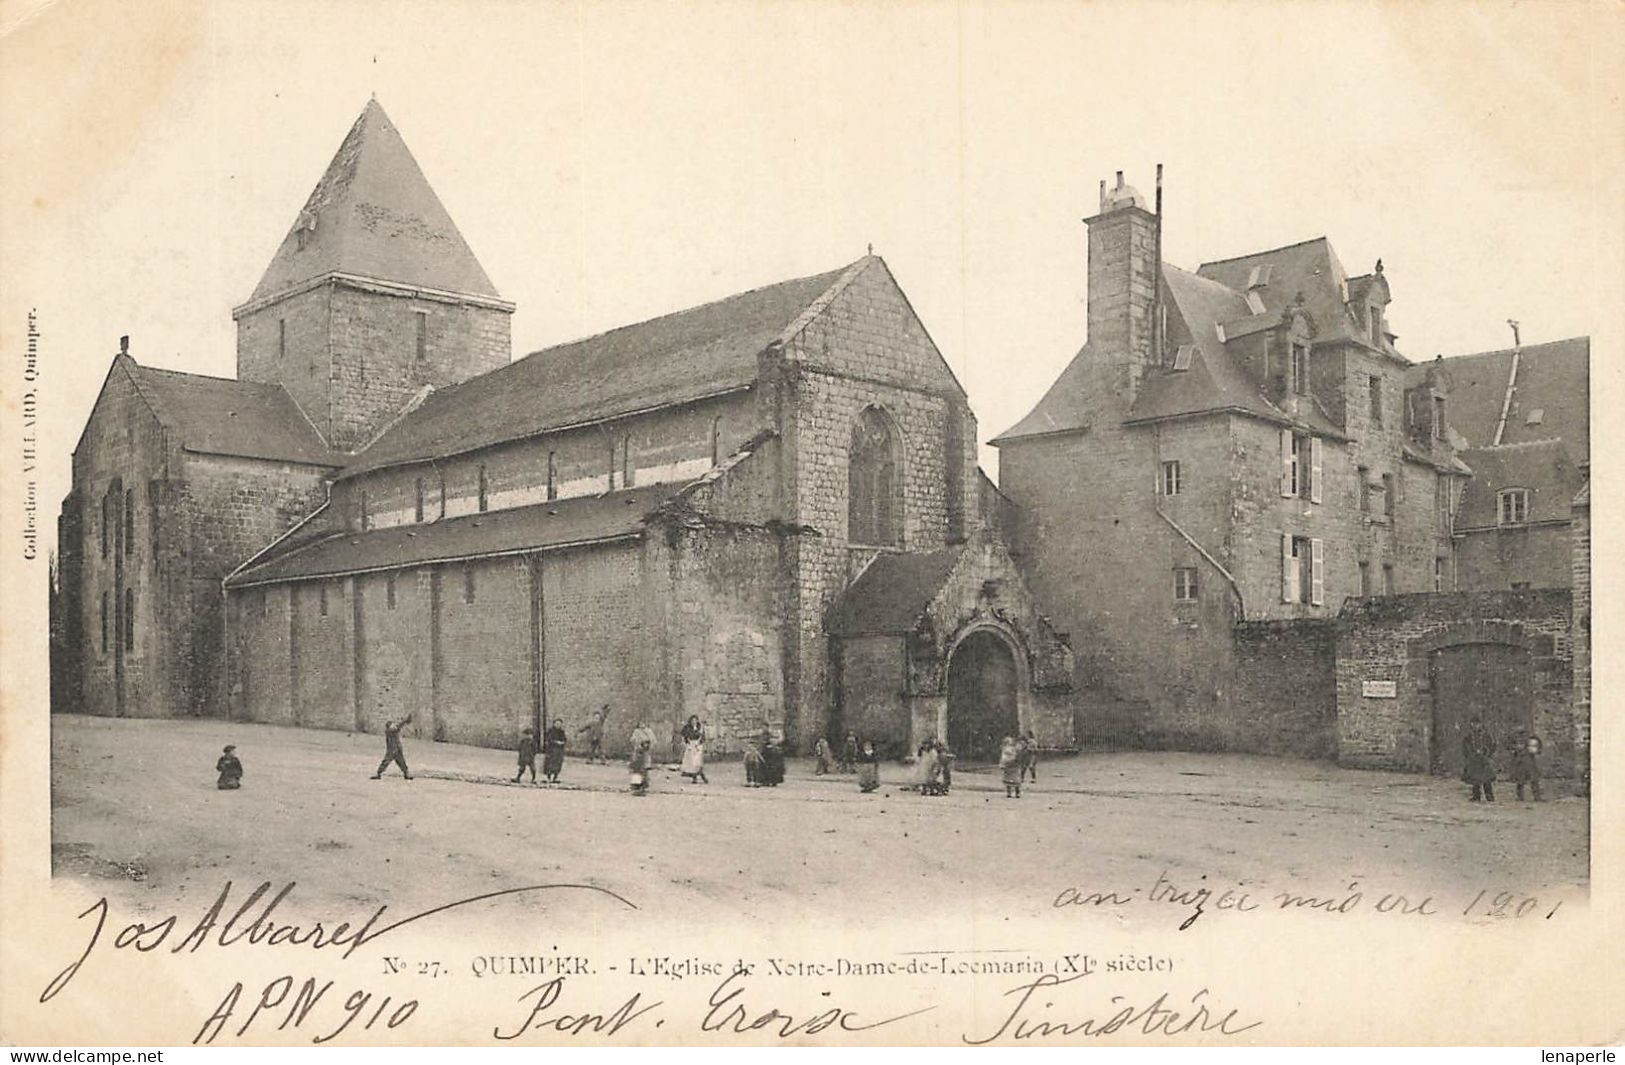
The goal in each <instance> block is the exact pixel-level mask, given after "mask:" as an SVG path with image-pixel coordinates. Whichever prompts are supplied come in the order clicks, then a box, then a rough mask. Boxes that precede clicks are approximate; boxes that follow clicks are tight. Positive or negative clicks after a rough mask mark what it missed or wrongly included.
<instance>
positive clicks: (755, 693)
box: [652, 523, 785, 754]
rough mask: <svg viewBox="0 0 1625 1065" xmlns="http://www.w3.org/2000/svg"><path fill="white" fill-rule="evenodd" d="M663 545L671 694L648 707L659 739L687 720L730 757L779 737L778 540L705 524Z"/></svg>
mask: <svg viewBox="0 0 1625 1065" xmlns="http://www.w3.org/2000/svg"><path fill="white" fill-rule="evenodd" d="M668 542H670V543H671V544H672V546H671V547H670V548H669V549H668V550H669V555H668V558H669V563H668V564H669V567H670V573H671V578H672V579H671V586H670V587H671V610H670V614H669V621H668V624H667V631H666V637H665V638H666V641H667V644H668V647H669V649H670V653H669V655H668V658H667V662H668V663H669V665H668V669H669V670H670V673H671V677H670V682H671V684H672V685H673V687H674V689H675V691H674V695H673V698H672V699H671V700H670V701H669V702H668V703H667V704H666V707H662V708H656V709H654V714H655V718H656V720H654V721H652V726H653V727H654V728H655V734H656V736H664V735H667V734H668V733H669V731H670V730H671V729H673V728H680V727H681V725H682V722H683V720H686V718H687V717H688V715H690V714H698V715H699V717H700V719H701V721H703V722H704V723H705V726H706V731H707V750H708V752H710V753H714V754H732V753H737V752H739V751H741V750H742V749H743V747H744V745H745V744H746V743H747V742H749V741H751V740H754V739H755V738H756V737H758V736H760V735H761V734H762V733H763V732H764V731H766V732H768V733H770V734H772V735H775V736H781V735H783V733H784V730H785V717H784V662H783V654H784V627H785V616H784V610H783V598H784V597H783V582H782V574H783V571H784V567H783V556H782V554H781V543H782V541H781V539H780V537H779V536H778V535H777V534H775V533H774V532H772V531H769V530H767V529H764V528H762V527H760V526H748V525H722V524H710V523H707V524H704V525H701V526H699V527H692V528H683V529H680V530H674V531H673V535H672V536H671V537H670V538H669V540H668ZM668 707H669V708H670V709H667V708H668ZM673 709H674V710H676V713H672V712H671V710H673ZM662 710H664V711H665V712H661V711H662Z"/></svg>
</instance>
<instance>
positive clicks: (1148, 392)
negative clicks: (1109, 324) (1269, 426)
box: [1128, 263, 1342, 437]
mask: <svg viewBox="0 0 1625 1065" xmlns="http://www.w3.org/2000/svg"><path fill="white" fill-rule="evenodd" d="M1162 277H1163V285H1164V295H1165V297H1166V298H1167V299H1169V300H1170V301H1171V302H1172V303H1173V305H1174V308H1175V309H1176V310H1177V312H1178V313H1177V315H1176V316H1172V317H1173V318H1177V319H1178V320H1182V321H1183V323H1184V326H1185V331H1186V334H1187V335H1186V336H1184V337H1181V336H1178V335H1173V336H1170V337H1169V338H1168V341H1169V343H1172V344H1177V343H1186V342H1189V343H1192V344H1194V345H1195V347H1196V351H1195V352H1194V354H1193V355H1192V358H1191V366H1190V369H1189V370H1179V371H1173V372H1170V371H1167V370H1162V369H1154V370H1152V371H1150V372H1149V373H1147V374H1146V375H1145V377H1143V378H1142V379H1141V382H1140V391H1139V394H1138V395H1137V396H1135V398H1134V406H1133V408H1132V409H1131V410H1130V411H1129V416H1128V420H1129V421H1131V422H1132V421H1149V420H1152V419H1156V418H1169V417H1175V416H1180V415H1186V414H1199V413H1203V412H1206V411H1213V410H1240V411H1245V412H1247V413H1249V414H1253V415H1256V416H1258V417H1260V418H1264V419H1267V420H1269V421H1275V422H1287V421H1291V420H1292V419H1290V418H1288V416H1287V415H1286V413H1285V412H1284V411H1282V410H1281V408H1279V407H1277V406H1276V405H1275V404H1273V403H1271V402H1270V401H1269V400H1268V399H1266V398H1264V393H1263V391H1262V389H1261V388H1260V383H1259V382H1257V381H1254V380H1252V379H1251V378H1250V377H1249V376H1248V375H1247V373H1246V372H1245V371H1244V370H1243V369H1242V368H1241V365H1240V364H1239V363H1237V361H1236V360H1235V359H1234V358H1233V357H1231V355H1230V353H1229V352H1228V351H1226V350H1225V346H1224V344H1223V343H1222V342H1221V341H1220V340H1219V327H1220V326H1221V325H1224V326H1226V328H1225V336H1226V337H1227V338H1228V337H1230V336H1232V334H1231V332H1230V329H1229V328H1228V324H1227V323H1237V324H1239V326H1240V331H1238V333H1237V334H1235V335H1243V333H1244V332H1245V331H1246V330H1248V329H1254V327H1255V326H1256V325H1257V323H1258V322H1259V320H1260V319H1269V320H1273V322H1279V321H1280V311H1279V310H1268V309H1266V311H1265V313H1264V314H1262V315H1257V314H1254V313H1253V312H1252V310H1251V308H1249V307H1248V305H1247V300H1246V298H1245V297H1244V296H1243V295H1242V294H1241V293H1239V292H1236V291H1233V290H1231V289H1229V288H1227V287H1225V286H1224V285H1222V284H1220V283H1219V282H1217V281H1213V280H1210V279H1208V278H1205V277H1202V276H1201V275H1200V274H1193V273H1190V272H1189V271H1186V270H1181V269H1180V268H1179V267H1177V266H1174V265H1172V264H1170V263H1163V265H1162ZM1242 281H1243V283H1245V282H1246V276H1245V275H1243V278H1242ZM1254 331H1256V329H1254ZM1300 420H1302V421H1304V422H1306V423H1307V424H1309V425H1310V426H1312V427H1314V428H1315V429H1316V430H1318V431H1319V432H1321V433H1325V434H1327V435H1330V436H1336V437H1341V436H1342V433H1341V431H1340V430H1339V429H1338V428H1337V426H1335V425H1333V424H1332V421H1331V419H1330V418H1328V417H1327V416H1326V415H1325V413H1324V412H1323V411H1321V410H1320V409H1319V408H1318V406H1315V405H1308V406H1306V407H1305V409H1304V412H1303V413H1302V414H1301V415H1300Z"/></svg>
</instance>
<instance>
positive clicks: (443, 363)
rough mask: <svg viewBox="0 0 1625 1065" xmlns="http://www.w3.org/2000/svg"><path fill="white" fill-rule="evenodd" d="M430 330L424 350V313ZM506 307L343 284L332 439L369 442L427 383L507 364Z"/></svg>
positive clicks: (337, 297)
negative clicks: (421, 342) (420, 338)
mask: <svg viewBox="0 0 1625 1065" xmlns="http://www.w3.org/2000/svg"><path fill="white" fill-rule="evenodd" d="M419 315H422V316H423V319H424V322H425V324H426V327H427V328H426V332H425V338H424V345H423V349H422V355H421V357H420V356H419V353H418V339H417V337H418V332H417V331H418V320H419ZM511 317H512V316H511V315H510V314H509V312H507V311H505V310H497V309H494V308H490V307H480V306H475V305H473V304H468V303H459V302H452V301H448V300H441V299H438V298H428V297H419V298H415V299H414V298H409V297H406V296H403V295H397V294H394V293H385V292H369V291H364V290H362V289H359V288H355V287H352V286H349V285H335V286H334V289H333V302H332V319H331V329H332V347H333V374H332V385H331V388H332V397H333V401H332V414H331V422H330V424H331V435H330V437H329V443H331V444H332V445H333V446H334V447H336V448H339V449H341V450H345V451H353V450H357V449H359V448H361V447H363V446H365V445H366V444H367V443H368V442H369V441H371V440H372V439H373V437H375V436H376V435H377V434H378V432H379V431H380V430H381V429H383V427H384V426H385V425H386V424H387V423H388V422H389V421H390V420H392V419H393V418H394V417H395V415H396V414H398V413H399V412H400V411H401V409H402V408H403V407H405V406H406V404H407V402H408V401H410V400H411V398H412V397H413V396H414V395H415V394H416V393H417V392H418V390H419V389H421V388H422V387H423V386H424V385H429V386H431V387H434V388H443V387H445V386H446V385H451V384H456V383H457V382H459V381H466V380H468V379H469V378H470V377H475V376H478V375H479V374H482V373H486V372H488V371H490V370H495V369H497V368H499V367H502V366H506V365H507V364H508V362H509V360H510V359H512V357H513V341H512V337H511V335H510V332H509V328H510V325H511Z"/></svg>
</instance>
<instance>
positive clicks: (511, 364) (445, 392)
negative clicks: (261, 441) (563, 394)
mask: <svg viewBox="0 0 1625 1065" xmlns="http://www.w3.org/2000/svg"><path fill="white" fill-rule="evenodd" d="M858 261H859V262H862V261H863V260H861V259H860V260H858ZM854 265H856V264H855V263H849V264H848V265H847V266H845V267H842V268H841V269H840V271H836V270H823V271H820V272H818V273H814V274H803V275H802V276H800V277H787V278H785V279H783V280H782V281H774V282H771V283H769V284H766V285H757V286H756V287H755V288H747V289H744V290H742V291H740V292H734V293H730V294H729V295H726V296H721V297H718V298H717V299H713V300H707V301H706V302H704V303H696V304H694V305H693V306H691V307H680V308H678V309H677V310H675V311H667V312H665V313H664V314H657V315H655V316H654V317H652V318H644V319H642V320H640V321H636V322H628V323H626V324H625V325H618V326H615V327H614V328H611V329H605V330H601V331H600V332H597V333H589V334H587V335H586V336H580V337H576V338H574V339H572V340H565V341H561V342H560V343H557V344H550V345H548V346H547V347H545V348H537V349H536V350H535V351H530V352H527V353H525V354H524V355H521V356H519V358H517V359H512V360H510V361H508V362H506V363H504V364H503V365H501V366H498V367H495V368H493V369H490V370H487V371H485V372H484V373H481V374H475V375H474V376H473V377H469V378H465V379H463V380H461V381H458V382H457V383H456V384H452V385H447V386H446V387H445V388H437V389H434V390H433V391H432V392H430V394H429V395H427V396H425V397H423V402H422V403H419V404H418V405H417V406H416V407H414V408H413V409H412V411H407V412H405V414H403V416H402V418H400V419H397V420H396V422H394V423H391V424H392V425H394V424H398V423H399V421H401V420H404V418H405V415H406V414H411V413H414V412H415V411H417V410H421V409H422V408H423V407H424V406H426V405H427V404H429V403H432V402H443V401H445V400H446V399H448V398H451V397H455V396H456V395H458V394H459V393H460V392H461V390H463V389H464V388H467V387H469V386H471V385H473V384H474V383H475V382H477V381H481V382H483V381H488V380H491V379H493V378H494V377H496V376H497V375H498V374H502V373H507V372H509V371H512V370H514V368H515V367H517V366H522V365H524V364H525V363H527V362H529V361H530V360H532V359H535V358H537V357H538V356H541V355H547V354H550V353H552V352H557V351H561V350H563V349H565V348H570V347H574V346H576V345H578V344H586V343H589V342H591V341H594V340H600V339H602V338H605V337H610V336H614V335H615V334H617V333H624V332H626V331H628V330H631V329H640V328H642V327H644V326H648V325H651V324H653V323H655V322H660V321H663V320H665V319H667V318H676V317H677V316H679V315H684V314H691V313H693V312H694V311H700V310H704V309H705V308H707V307H715V306H717V305H719V304H723V303H727V302H728V301H729V300H735V299H742V298H744V297H746V296H750V295H754V294H756V293H759V292H765V291H767V290H768V289H774V288H779V287H781V286H784V285H794V284H796V283H797V282H800V281H808V280H811V279H812V278H815V277H822V276H824V275H825V274H833V273H837V272H845V271H846V270H850V269H851V268H852V266H854ZM837 280H838V279H837ZM832 284H833V282H832ZM384 436H385V431H380V432H379V433H378V435H377V436H376V437H374V438H373V439H372V440H371V441H369V442H368V443H367V446H366V447H363V448H361V449H360V450H358V451H357V452H356V454H357V455H358V456H359V455H361V454H364V453H365V452H366V450H367V449H368V448H370V447H372V446H373V445H374V444H376V443H378V442H379V441H381V440H382V439H383V438H384Z"/></svg>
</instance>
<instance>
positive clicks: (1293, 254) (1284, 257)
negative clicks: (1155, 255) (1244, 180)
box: [1196, 237, 1393, 355]
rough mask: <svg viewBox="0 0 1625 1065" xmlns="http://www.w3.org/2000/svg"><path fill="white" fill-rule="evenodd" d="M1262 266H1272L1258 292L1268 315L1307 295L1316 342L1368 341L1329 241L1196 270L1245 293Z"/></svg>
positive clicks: (1319, 240) (1308, 242)
mask: <svg viewBox="0 0 1625 1065" xmlns="http://www.w3.org/2000/svg"><path fill="white" fill-rule="evenodd" d="M1263 265H1268V266H1269V267H1270V268H1271V269H1270V281H1269V284H1267V285H1265V286H1263V287H1262V288H1260V289H1258V290H1257V292H1258V294H1259V296H1260V298H1261V299H1262V300H1263V301H1264V310H1265V313H1267V314H1274V315H1279V314H1280V313H1281V312H1282V311H1284V310H1286V308H1287V307H1289V306H1290V305H1291V304H1292V302H1293V301H1294V300H1296V299H1297V297H1298V293H1299V292H1302V293H1303V299H1304V308H1305V309H1306V310H1307V311H1308V312H1309V317H1310V318H1312V319H1314V323H1315V343H1317V344H1318V343H1322V342H1324V341H1327V340H1355V341H1359V342H1361V343H1368V341H1367V339H1366V336H1365V334H1364V333H1363V332H1362V331H1361V330H1360V329H1359V328H1358V327H1357V326H1356V325H1355V323H1354V321H1353V320H1352V319H1351V318H1350V317H1349V312H1348V308H1347V307H1346V306H1345V305H1344V302H1343V286H1344V285H1345V284H1346V283H1347V281H1348V275H1347V273H1345V272H1344V270H1343V264H1342V263H1340V262H1339V261H1338V259H1337V253H1336V252H1335V251H1333V250H1332V245H1331V242H1330V241H1328V240H1327V239H1326V238H1325V237H1315V238H1314V239H1313V240H1306V241H1303V242H1301V243H1298V244H1289V245H1287V246H1286V247H1284V248H1273V249H1271V250H1270V251H1261V252H1254V253H1253V254H1251V255H1243V256H1240V257H1238V258H1235V259H1223V260H1220V261H1218V262H1209V263H1203V264H1202V265H1201V266H1200V267H1199V268H1198V269H1197V271H1196V272H1197V273H1198V274H1199V275H1201V276H1202V277H1204V278H1207V279H1208V280H1210V281H1217V282H1218V283H1219V284H1221V285H1223V286H1225V287H1226V288H1229V289H1234V290H1235V291H1237V292H1246V291H1247V281H1248V278H1249V277H1250V276H1251V274H1252V271H1253V268H1254V267H1256V266H1263ZM1242 313H1243V314H1246V313H1248V312H1246V311H1243V312H1242ZM1232 317H1241V315H1234V316H1232ZM1388 354H1390V355H1392V354H1393V353H1392V352H1388Z"/></svg>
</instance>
